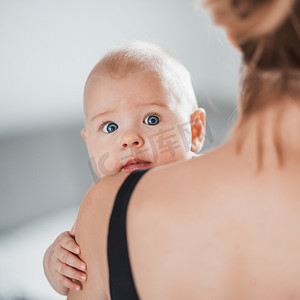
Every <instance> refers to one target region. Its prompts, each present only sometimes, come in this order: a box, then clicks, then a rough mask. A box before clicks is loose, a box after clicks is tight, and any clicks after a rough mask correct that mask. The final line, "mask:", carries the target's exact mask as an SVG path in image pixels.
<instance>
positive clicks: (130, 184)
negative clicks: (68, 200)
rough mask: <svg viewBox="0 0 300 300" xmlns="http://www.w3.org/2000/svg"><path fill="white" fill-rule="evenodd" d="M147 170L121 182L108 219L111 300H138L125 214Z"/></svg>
mask: <svg viewBox="0 0 300 300" xmlns="http://www.w3.org/2000/svg"><path fill="white" fill-rule="evenodd" d="M147 171H148V170H136V171H134V172H132V173H131V174H130V175H129V176H128V177H127V178H126V179H125V181H124V182H123V184H122V186H121V187H120V189H119V191H118V194H117V197H116V199H115V203H114V207H113V210H112V214H111V217H110V223H109V231H108V241H107V251H108V253H107V254H108V266H109V287H110V295H111V299H112V300H138V299H139V297H138V295H137V291H136V289H135V285H134V281H133V277H132V272H131V267H130V261H129V255H128V248H127V237H126V213H127V207H128V203H129V200H130V196H131V194H132V192H133V190H134V188H135V186H136V184H137V183H138V181H139V179H140V178H141V177H142V176H143V175H144V174H145V173H146V172H147Z"/></svg>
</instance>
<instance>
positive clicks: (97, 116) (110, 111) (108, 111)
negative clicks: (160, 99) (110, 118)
mask: <svg viewBox="0 0 300 300" xmlns="http://www.w3.org/2000/svg"><path fill="white" fill-rule="evenodd" d="M139 106H159V107H164V108H168V106H167V105H165V104H162V103H157V102H151V103H141V104H138V105H137V107H139ZM114 111H115V110H112V109H111V110H107V111H104V112H101V113H100V114H97V115H96V116H94V117H92V118H91V119H90V121H93V120H95V119H97V118H99V117H101V116H103V115H106V114H109V113H113V112H114Z"/></svg>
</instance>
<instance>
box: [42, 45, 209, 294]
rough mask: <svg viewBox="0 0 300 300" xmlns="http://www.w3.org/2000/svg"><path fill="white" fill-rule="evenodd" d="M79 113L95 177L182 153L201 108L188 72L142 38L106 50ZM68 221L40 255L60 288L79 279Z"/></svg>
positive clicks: (191, 141) (81, 270)
mask: <svg viewBox="0 0 300 300" xmlns="http://www.w3.org/2000/svg"><path fill="white" fill-rule="evenodd" d="M84 114H85V121H86V128H85V129H82V131H81V135H82V137H83V138H84V140H85V142H86V144H87V148H88V152H89V156H90V160H91V163H92V166H93V169H94V171H95V174H96V175H97V176H98V178H99V179H101V178H102V177H104V176H107V175H114V174H117V173H119V172H127V173H129V172H132V171H134V170H137V169H148V168H153V167H155V166H159V165H164V164H168V163H172V162H176V161H180V160H183V159H190V158H192V156H193V153H197V152H198V151H200V149H201V147H202V145H203V142H204V136H205V111H204V110H203V109H199V108H198V106H197V101H196V97H195V94H194V90H193V87H192V84H191V78H190V74H189V72H188V71H187V70H186V68H185V67H184V66H183V65H182V64H181V63H180V62H179V61H177V60H176V59H175V58H174V57H172V56H171V55H169V54H167V53H166V52H164V51H163V50H162V49H161V48H159V47H158V46H156V45H152V44H148V43H144V42H132V43H128V44H126V45H124V46H122V47H119V48H117V49H115V50H113V51H111V52H109V53H108V54H107V55H106V56H104V58H103V59H102V60H100V62H99V63H98V64H97V65H96V66H95V67H94V68H93V70H92V71H91V73H90V74H89V76H88V79H87V81H86V84H85V89H84ZM74 227H75V226H73V228H72V230H71V231H70V232H64V233H62V234H60V235H59V236H58V237H57V239H56V240H55V241H54V243H53V244H52V245H50V247H49V248H48V249H47V251H46V253H45V256H44V270H45V274H46V277H47V279H48V280H49V282H50V284H51V285H52V287H53V288H54V289H55V290H56V291H57V292H58V293H60V294H63V295H67V293H68V290H69V289H74V290H80V288H81V285H80V282H83V281H85V280H87V276H86V273H85V271H86V270H87V266H86V265H85V263H84V262H83V261H81V260H80V259H79V258H78V254H80V248H79V246H78V245H77V244H76V242H75V240H74V233H75V228H74Z"/></svg>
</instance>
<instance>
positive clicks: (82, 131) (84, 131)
mask: <svg viewBox="0 0 300 300" xmlns="http://www.w3.org/2000/svg"><path fill="white" fill-rule="evenodd" d="M80 133H81V136H82V137H83V139H84V140H85V141H86V140H87V136H86V129H85V128H83V129H81V132H80Z"/></svg>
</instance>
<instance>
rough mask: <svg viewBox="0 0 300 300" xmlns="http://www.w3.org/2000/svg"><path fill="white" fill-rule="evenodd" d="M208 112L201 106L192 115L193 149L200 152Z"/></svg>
mask: <svg viewBox="0 0 300 300" xmlns="http://www.w3.org/2000/svg"><path fill="white" fill-rule="evenodd" d="M205 120H206V113H205V110H204V109H203V108H199V109H197V110H196V111H194V113H193V114H192V115H191V132H192V143H191V151H192V152H196V153H197V152H199V151H200V150H201V148H202V147H203V144H204V138H205Z"/></svg>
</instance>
